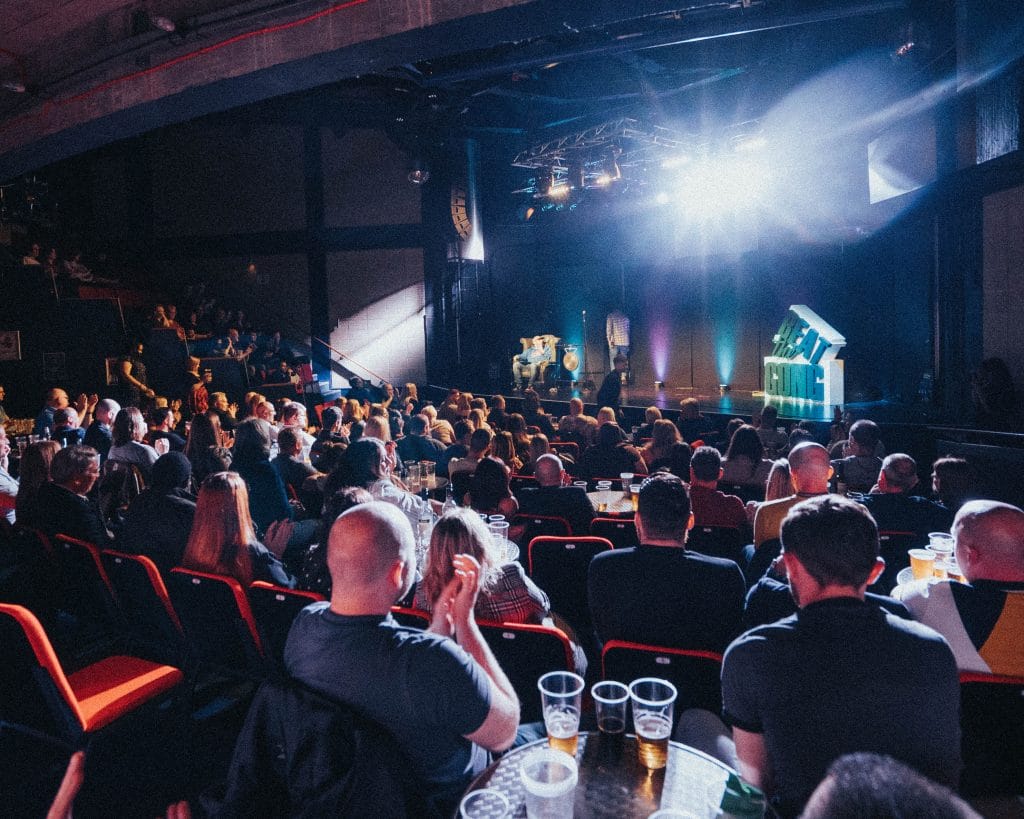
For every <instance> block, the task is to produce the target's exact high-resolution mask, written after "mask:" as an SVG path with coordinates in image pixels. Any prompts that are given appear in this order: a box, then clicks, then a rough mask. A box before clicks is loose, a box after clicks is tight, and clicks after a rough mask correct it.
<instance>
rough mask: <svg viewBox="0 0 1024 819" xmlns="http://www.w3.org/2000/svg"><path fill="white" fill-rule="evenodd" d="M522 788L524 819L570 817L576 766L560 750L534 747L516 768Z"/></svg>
mask: <svg viewBox="0 0 1024 819" xmlns="http://www.w3.org/2000/svg"><path fill="white" fill-rule="evenodd" d="M519 776H520V779H521V780H522V783H523V789H524V790H525V791H526V816H527V817H528V819H565V817H567V816H572V813H573V810H572V808H573V802H574V801H575V797H576V793H575V791H576V783H577V782H578V781H579V769H578V768H577V767H576V760H575V759H573V758H572V757H571V756H570V755H569V754H567V753H565V752H564V751H558V750H555V749H554V748H538V749H537V750H536V751H533V752H532V753H531V754H530V755H529V756H527V757H526V759H524V760H523V765H522V767H521V768H520V769H519Z"/></svg>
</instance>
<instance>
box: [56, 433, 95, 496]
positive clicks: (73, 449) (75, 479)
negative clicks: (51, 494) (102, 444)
mask: <svg viewBox="0 0 1024 819" xmlns="http://www.w3.org/2000/svg"><path fill="white" fill-rule="evenodd" d="M99 476H100V454H99V453H98V452H97V451H96V450H95V449H93V448H92V447H91V446H84V445H80V446H69V447H65V448H64V449H61V450H58V451H57V452H55V453H54V455H53V461H52V462H51V463H50V478H51V480H52V481H53V482H54V483H55V484H57V485H58V486H63V487H64V488H65V489H68V490H70V491H71V492H74V493H75V494H76V495H88V494H89V491H90V490H91V489H92V487H93V484H95V483H96V479H97V478H98V477H99Z"/></svg>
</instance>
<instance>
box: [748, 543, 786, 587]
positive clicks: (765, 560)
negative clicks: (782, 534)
mask: <svg viewBox="0 0 1024 819" xmlns="http://www.w3.org/2000/svg"><path fill="white" fill-rule="evenodd" d="M780 554H782V541H781V540H779V539H778V538H777V537H774V538H771V539H770V540H766V541H764V543H762V544H761V545H760V546H758V547H757V548H756V549H755V550H754V554H753V555H752V556H751V558H750V562H749V563H748V564H747V565H746V566H744V565H743V563H740V568H741V569H743V576H744V578H746V581H747V588H748V589H749V588H750V587H751V586H753V585H754V584H755V583H757V581H758V580H760V579H761V578H762V577H764V573H765V572H766V571H768V567H769V566H771V565H772V562H773V561H774V560H775V558H777V557H778V556H779V555H780Z"/></svg>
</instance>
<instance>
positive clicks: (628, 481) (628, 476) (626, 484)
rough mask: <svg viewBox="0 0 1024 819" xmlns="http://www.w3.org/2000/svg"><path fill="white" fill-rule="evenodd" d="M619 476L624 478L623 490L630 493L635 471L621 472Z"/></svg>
mask: <svg viewBox="0 0 1024 819" xmlns="http://www.w3.org/2000/svg"><path fill="white" fill-rule="evenodd" d="M619 478H621V479H622V491H623V492H626V493H628V492H629V485H630V484H631V483H633V473H632V472H620V473H619Z"/></svg>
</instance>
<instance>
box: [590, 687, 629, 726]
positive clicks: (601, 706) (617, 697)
mask: <svg viewBox="0 0 1024 819" xmlns="http://www.w3.org/2000/svg"><path fill="white" fill-rule="evenodd" d="M590 696H592V697H593V698H594V711H595V716H596V717H597V727H598V730H600V731H601V733H602V734H619V735H621V734H623V733H624V732H625V730H626V706H627V705H629V687H628V686H625V685H623V684H622V683H620V682H615V681H614V680H605V681H603V682H599V683H594V685H593V686H591V688H590Z"/></svg>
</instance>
